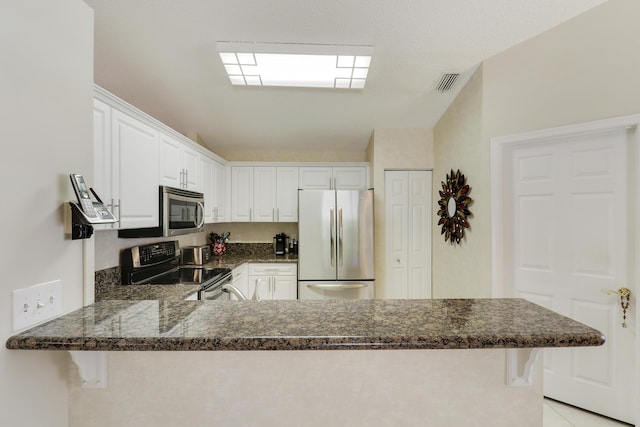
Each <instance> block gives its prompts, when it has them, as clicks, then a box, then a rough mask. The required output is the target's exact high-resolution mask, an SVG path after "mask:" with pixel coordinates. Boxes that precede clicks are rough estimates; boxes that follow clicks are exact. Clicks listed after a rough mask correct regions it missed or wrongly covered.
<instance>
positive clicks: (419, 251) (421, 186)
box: [384, 171, 432, 298]
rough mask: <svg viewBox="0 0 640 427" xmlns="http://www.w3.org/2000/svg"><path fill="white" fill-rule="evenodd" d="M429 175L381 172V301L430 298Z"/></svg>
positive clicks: (412, 172)
mask: <svg viewBox="0 0 640 427" xmlns="http://www.w3.org/2000/svg"><path fill="white" fill-rule="evenodd" d="M431 174H432V172H431V171H385V173H384V181H385V190H384V198H385V271H386V273H385V283H384V297H385V298H431V182H432V176H431Z"/></svg>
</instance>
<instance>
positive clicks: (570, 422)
mask: <svg viewBox="0 0 640 427" xmlns="http://www.w3.org/2000/svg"><path fill="white" fill-rule="evenodd" d="M543 426H544V427H629V424H625V423H621V422H618V421H614V420H611V419H609V418H605V417H601V416H599V415H596V414H592V413H590V412H586V411H582V410H580V409H578V408H574V407H573V406H569V405H565V404H564V403H560V402H556V401H555V400H550V399H545V400H544V418H543Z"/></svg>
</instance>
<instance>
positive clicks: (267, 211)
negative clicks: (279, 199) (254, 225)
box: [251, 167, 276, 222]
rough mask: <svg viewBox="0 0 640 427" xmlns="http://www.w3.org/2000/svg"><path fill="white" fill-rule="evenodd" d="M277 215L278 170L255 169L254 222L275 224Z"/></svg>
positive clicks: (272, 168)
mask: <svg viewBox="0 0 640 427" xmlns="http://www.w3.org/2000/svg"><path fill="white" fill-rule="evenodd" d="M275 215H276V168H274V167H255V168H253V217H252V219H251V220H252V221H254V222H274V221H275Z"/></svg>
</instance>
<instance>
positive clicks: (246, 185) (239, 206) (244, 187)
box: [231, 166, 253, 222]
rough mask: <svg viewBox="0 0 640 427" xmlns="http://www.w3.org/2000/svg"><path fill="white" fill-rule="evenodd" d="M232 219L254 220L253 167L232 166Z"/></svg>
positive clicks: (235, 220) (239, 220)
mask: <svg viewBox="0 0 640 427" xmlns="http://www.w3.org/2000/svg"><path fill="white" fill-rule="evenodd" d="M231 194H232V197H231V221H234V222H251V221H252V220H253V167H250V166H246V167H245V166H242V167H232V168H231Z"/></svg>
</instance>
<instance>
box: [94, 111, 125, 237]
mask: <svg viewBox="0 0 640 427" xmlns="http://www.w3.org/2000/svg"><path fill="white" fill-rule="evenodd" d="M93 153H94V155H93V182H92V184H93V189H94V190H95V191H96V193H97V194H98V196H100V198H101V199H102V201H103V202H104V203H105V204H106V206H107V208H108V209H109V210H110V211H111V213H112V214H113V215H114V216H115V217H116V219H117V218H118V215H119V212H118V210H119V207H120V206H119V203H118V202H119V201H118V199H117V197H114V192H113V188H114V187H116V188H117V187H119V182H118V180H117V179H116V178H117V177H114V176H113V173H112V167H111V165H112V162H113V159H112V154H111V107H110V106H108V105H107V104H105V103H104V102H102V101H99V100H97V99H96V100H94V102H93ZM93 227H94V228H95V229H96V230H110V229H117V228H118V223H117V222H115V223H112V224H102V225H94V226H93Z"/></svg>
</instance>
